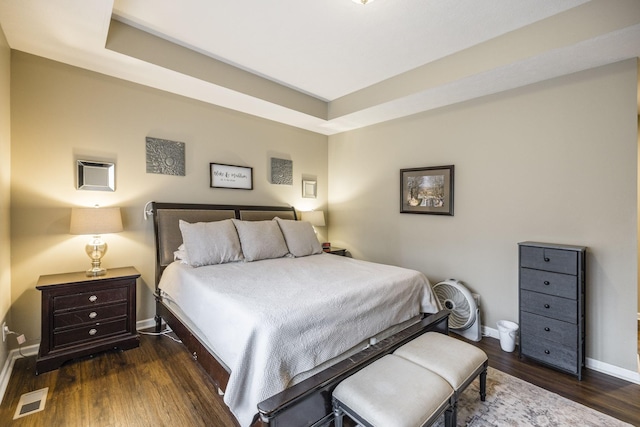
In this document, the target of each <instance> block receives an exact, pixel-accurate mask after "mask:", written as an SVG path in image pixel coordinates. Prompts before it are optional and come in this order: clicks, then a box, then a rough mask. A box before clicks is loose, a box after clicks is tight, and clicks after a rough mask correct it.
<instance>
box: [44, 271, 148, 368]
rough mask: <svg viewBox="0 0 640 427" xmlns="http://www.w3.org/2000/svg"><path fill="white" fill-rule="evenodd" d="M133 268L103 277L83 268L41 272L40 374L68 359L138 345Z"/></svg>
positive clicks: (112, 272)
mask: <svg viewBox="0 0 640 427" xmlns="http://www.w3.org/2000/svg"><path fill="white" fill-rule="evenodd" d="M138 277H140V273H138V271H137V270H136V269H135V268H133V267H124V268H112V269H109V270H107V274H106V275H104V276H96V277H87V275H86V273H85V272H84V271H79V272H75V273H64V274H52V275H46V276H40V279H39V280H38V284H37V285H36V289H38V290H39V291H40V292H41V293H42V327H41V333H42V335H41V339H40V350H39V352H38V357H37V359H36V375H37V374H39V373H41V372H46V371H51V370H53V369H58V368H59V367H60V365H62V364H63V363H64V362H66V361H68V360H70V359H75V358H78V357H84V356H89V355H91V354H94V353H98V352H101V351H105V350H110V349H114V348H119V349H121V350H127V349H130V348H134V347H138V345H139V343H140V338H139V337H138V333H137V331H136V280H137V279H138Z"/></svg>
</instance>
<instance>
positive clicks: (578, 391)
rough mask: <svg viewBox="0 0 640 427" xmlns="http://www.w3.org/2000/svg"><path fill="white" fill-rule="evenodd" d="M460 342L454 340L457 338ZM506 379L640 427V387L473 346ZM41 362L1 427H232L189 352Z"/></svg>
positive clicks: (171, 346) (27, 365) (142, 351)
mask: <svg viewBox="0 0 640 427" xmlns="http://www.w3.org/2000/svg"><path fill="white" fill-rule="evenodd" d="M454 336H455V335H454ZM473 344H476V345H478V346H479V347H480V348H482V349H483V350H484V351H485V352H486V353H487V354H488V355H489V364H490V365H491V366H492V367H494V368H496V369H499V370H501V371H503V372H507V373H509V374H511V375H514V376H517V377H519V378H522V379H523V380H525V381H528V382H531V383H533V384H536V385H538V386H540V387H543V388H545V389H548V390H550V391H553V392H555V393H558V394H560V395H562V396H565V397H567V398H569V399H572V400H574V401H576V402H579V403H582V404H584V405H586V406H590V407H592V408H594V409H596V410H598V411H601V412H604V413H606V414H609V415H611V416H613V417H616V418H618V419H620V420H623V421H626V422H628V423H631V424H633V425H635V426H640V385H637V384H632V383H629V382H626V381H623V380H619V379H616V378H613V377H609V376H607V375H604V374H601V373H598V372H595V371H591V370H587V371H586V373H585V374H584V379H583V381H577V380H576V379H575V378H574V377H571V376H569V375H565V374H562V373H559V372H557V371H554V370H551V369H548V368H545V367H542V366H540V365H537V364H535V363H533V362H530V361H527V360H520V359H519V358H518V356H517V352H514V353H505V352H503V351H501V350H500V345H499V342H498V340H496V339H492V338H484V339H483V340H482V341H480V342H479V343H473ZM34 369H35V358H34V357H28V358H26V359H21V360H17V361H16V363H15V367H14V371H13V374H12V376H11V379H10V381H9V385H8V387H7V391H6V394H5V397H4V400H3V401H2V404H1V405H0V425H2V426H34V427H35V426H38V427H40V426H45V425H46V426H52V427H55V426H64V427H73V426H92V427H102V426H127V427H128V426H154V427H155V426H209V427H211V426H213V427H217V426H225V427H226V426H233V425H234V421H233V419H232V417H231V416H230V415H229V413H228V411H227V410H226V407H224V405H223V404H221V402H220V400H219V399H218V397H217V396H216V394H215V392H214V391H213V386H212V383H211V381H209V379H208V378H207V377H206V375H205V374H204V373H203V371H202V370H201V369H200V367H199V366H198V365H197V364H196V363H195V362H194V361H193V360H192V359H191V357H190V355H189V354H188V352H187V351H186V349H185V348H184V347H183V346H182V345H181V344H178V343H175V342H174V341H172V340H170V339H169V338H166V337H150V336H142V337H141V345H140V348H137V349H133V350H129V351H125V352H109V353H104V354H100V355H97V356H95V357H93V358H87V359H84V360H79V361H73V362H71V363H68V364H65V365H64V366H63V367H62V368H60V369H58V370H56V371H52V372H48V373H43V374H40V375H39V376H35V375H34ZM44 387H49V396H48V399H47V403H46V408H45V410H44V411H42V412H38V413H34V414H31V415H28V416H26V417H24V418H21V419H18V420H15V421H12V418H13V414H14V412H15V410H16V406H17V403H18V400H19V398H20V395H22V394H23V393H27V392H31V391H34V390H37V389H40V388H44Z"/></svg>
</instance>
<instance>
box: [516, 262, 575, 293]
mask: <svg viewBox="0 0 640 427" xmlns="http://www.w3.org/2000/svg"><path fill="white" fill-rule="evenodd" d="M520 287H521V288H522V289H528V290H530V291H535V292H541V293H545V294H549V295H555V296H558V297H563V298H571V299H576V298H577V297H578V277H577V276H571V275H568V274H560V273H552V272H549V271H542V270H532V269H530V268H521V269H520Z"/></svg>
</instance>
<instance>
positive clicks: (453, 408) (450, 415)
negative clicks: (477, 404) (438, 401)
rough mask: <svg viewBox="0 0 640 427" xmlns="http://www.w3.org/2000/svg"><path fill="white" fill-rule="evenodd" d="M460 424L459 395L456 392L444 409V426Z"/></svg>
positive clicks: (449, 426)
mask: <svg viewBox="0 0 640 427" xmlns="http://www.w3.org/2000/svg"><path fill="white" fill-rule="evenodd" d="M457 424H458V397H457V396H456V394H455V393H454V395H453V396H451V398H450V399H449V407H448V408H447V410H446V411H444V427H456V425H457Z"/></svg>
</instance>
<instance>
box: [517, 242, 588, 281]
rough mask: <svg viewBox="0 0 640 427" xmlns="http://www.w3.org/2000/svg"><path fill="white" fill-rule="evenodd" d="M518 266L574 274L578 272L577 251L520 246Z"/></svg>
mask: <svg viewBox="0 0 640 427" xmlns="http://www.w3.org/2000/svg"><path fill="white" fill-rule="evenodd" d="M520 266H521V267H527V268H534V269H536V270H546V271H554V272H556V273H564V274H574V275H575V274H578V253H577V252H576V251H566V250H562V249H550V248H544V247H534V246H520Z"/></svg>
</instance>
